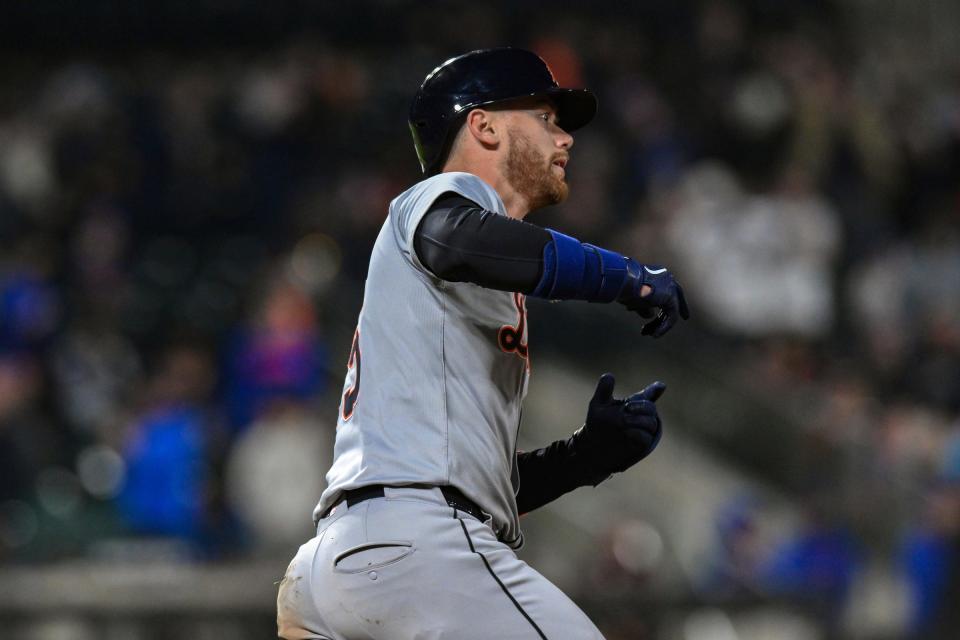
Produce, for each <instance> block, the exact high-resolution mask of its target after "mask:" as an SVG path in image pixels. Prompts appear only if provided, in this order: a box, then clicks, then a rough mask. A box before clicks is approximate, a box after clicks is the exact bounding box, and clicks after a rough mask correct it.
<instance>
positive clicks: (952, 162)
mask: <svg viewBox="0 0 960 640" xmlns="http://www.w3.org/2000/svg"><path fill="white" fill-rule="evenodd" d="M151 4H152V5H153V6H148V5H146V4H144V3H126V2H120V1H113V2H108V1H104V0H88V1H87V2H82V3H72V4H71V3H55V2H31V3H4V5H3V8H0V35H2V38H0V69H2V73H0V637H2V638H16V639H20V638H24V639H29V640H74V639H78V640H87V639H92V638H110V639H114V638H116V639H119V638H133V639H141V638H143V639H154V638H187V637H189V638H214V637H216V638H221V637H231V638H238V639H241V638H266V637H272V635H273V633H274V631H273V615H274V614H273V598H274V595H275V586H274V582H275V581H276V580H279V579H280V577H281V576H282V574H283V570H284V568H285V565H286V562H287V560H288V559H289V557H291V556H292V554H293V552H294V550H295V548H296V546H297V545H298V544H300V543H301V542H302V541H304V540H306V539H307V537H309V535H310V528H311V526H310V509H311V507H312V505H313V503H314V502H315V500H316V498H317V496H318V495H319V493H320V491H321V489H322V486H323V473H324V472H325V470H326V467H327V465H328V463H329V460H330V456H331V443H332V438H333V429H334V426H335V415H336V414H335V411H336V407H337V404H338V394H339V391H340V384H341V381H342V375H343V373H344V368H345V362H346V357H347V351H348V349H349V345H350V334H351V332H352V330H353V325H354V323H355V320H356V315H357V312H358V311H359V308H360V304H361V295H362V283H363V278H364V273H365V268H366V261H367V258H368V252H369V249H370V247H371V245H372V243H373V239H374V237H375V234H376V232H377V230H378V229H379V226H380V224H381V223H382V220H383V217H384V213H385V208H386V204H387V202H388V201H389V199H390V198H392V197H393V196H394V195H396V194H397V193H399V192H400V191H401V190H403V189H404V188H405V187H406V186H407V185H409V184H411V183H412V182H414V181H416V180H417V179H418V167H417V163H416V158H415V156H414V153H413V148H412V144H411V141H410V139H409V134H408V132H407V129H406V122H405V114H406V109H407V105H408V101H409V99H410V96H411V95H412V93H413V91H414V90H415V87H416V86H417V84H418V83H419V82H420V81H421V80H422V78H423V76H424V74H425V73H426V72H427V71H429V70H430V69H431V68H432V67H433V66H435V65H436V64H438V63H439V62H440V61H442V60H443V59H445V58H446V57H448V56H450V55H453V54H456V53H460V52H463V51H466V50H469V49H472V48H478V47H484V46H491V45H505V44H511V45H516V46H524V47H528V48H532V49H534V50H536V51H537V52H539V53H540V54H541V55H543V56H544V57H545V58H546V59H547V61H548V62H549V63H550V64H551V66H552V67H553V69H554V71H555V73H556V75H557V76H558V79H559V80H560V82H561V83H562V84H563V83H566V84H570V85H581V86H587V87H590V88H592V89H593V90H594V91H595V92H596V93H597V95H598V96H599V99H600V105H601V108H600V114H599V116H598V118H597V120H596V121H595V122H594V123H593V124H592V125H591V126H590V127H589V128H587V129H585V130H583V131H582V132H579V133H578V135H577V136H576V145H575V148H574V150H573V156H572V162H571V165H570V169H569V176H570V182H571V187H572V188H571V194H572V195H571V198H570V200H569V201H568V202H567V203H566V204H564V205H562V206H561V207H558V208H557V209H556V210H554V211H550V212H543V213H540V214H537V215H536V216H534V217H533V218H532V220H533V221H535V222H537V223H540V224H543V225H546V226H555V227H557V228H559V229H561V230H563V231H565V232H568V233H571V234H574V235H577V236H579V237H580V238H582V239H584V240H587V241H590V242H594V243H597V244H601V245H604V246H609V247H612V248H616V249H619V250H620V251H622V252H623V253H626V254H629V255H634V256H637V257H639V258H641V259H643V260H645V261H648V262H662V263H664V264H668V265H670V266H671V268H672V269H673V270H674V271H675V272H676V273H677V274H678V275H679V278H680V279H681V281H682V282H683V283H684V285H685V287H686V289H687V291H688V292H689V298H690V300H691V306H692V309H693V312H694V319H693V320H692V321H691V322H689V323H686V324H684V325H683V326H681V327H679V328H677V329H675V330H674V332H673V333H671V335H670V336H669V337H668V338H667V339H665V340H663V341H659V342H652V341H647V340H641V339H640V338H639V325H638V324H637V323H636V322H635V321H632V320H631V319H630V318H629V317H628V316H626V315H625V314H623V313H622V312H617V310H615V309H612V308H605V307H599V306H597V307H594V306H591V307H589V308H588V307H587V306H586V305H583V304H579V303H564V304H557V305H546V304H541V303H539V302H538V301H530V304H529V307H530V315H531V330H530V335H531V338H530V348H531V354H532V362H533V377H532V384H531V394H530V396H529V399H528V403H527V410H526V412H525V424H524V431H523V434H522V439H523V442H522V444H523V445H525V446H526V447H528V448H529V447H534V446H538V445H541V444H544V443H546V442H548V441H549V440H551V439H554V438H556V437H560V436H562V435H564V434H566V433H568V432H569V431H570V430H572V429H573V428H575V427H576V426H578V424H579V423H578V420H580V419H581V418H580V416H581V414H583V413H584V411H585V406H586V401H587V399H588V398H589V395H590V392H591V390H592V385H593V384H594V382H595V379H596V376H597V375H598V374H599V373H600V372H602V371H604V370H608V369H609V370H612V371H614V372H615V373H616V374H617V375H618V380H619V383H620V385H621V387H620V388H621V389H622V388H633V387H637V388H639V385H642V384H644V383H645V382H647V381H649V380H650V379H653V378H659V379H662V380H664V381H666V382H667V383H668V385H669V389H668V391H667V394H666V396H665V397H664V400H663V401H662V403H661V404H662V405H663V413H664V414H665V418H666V425H667V426H666V436H665V438H664V442H663V443H662V444H661V447H660V448H659V449H658V451H657V454H656V455H654V456H653V457H652V458H651V459H650V460H648V461H646V462H644V463H643V464H642V465H641V466H640V467H639V468H637V469H635V470H632V471H631V472H629V473H628V474H626V475H623V476H618V477H616V478H614V479H613V480H611V481H609V482H607V483H605V484H604V485H601V487H600V488H598V489H596V490H593V491H592V492H591V491H590V490H586V489H581V490H578V491H577V492H576V493H575V494H573V495H572V496H569V497H567V498H565V499H562V500H561V501H559V502H558V503H556V504H555V505H553V506H551V507H549V508H547V509H545V510H543V512H542V513H541V512H537V513H535V514H531V515H529V516H527V517H526V518H525V529H526V532H527V540H528V542H527V546H526V548H525V549H524V550H523V552H522V555H524V557H526V558H527V559H529V560H530V561H531V562H532V563H534V564H535V566H537V567H538V568H540V569H541V570H542V571H543V572H544V573H545V574H547V575H548V576H549V577H550V578H552V579H553V580H555V581H556V582H557V583H558V584H559V585H560V586H561V587H562V588H563V589H564V590H565V591H567V592H568V593H569V594H571V596H572V597H574V599H575V600H577V602H578V603H580V604H581V605H582V606H583V607H584V609H585V610H586V611H588V612H589V613H590V614H591V616H592V617H593V618H594V619H595V620H596V621H597V622H598V624H599V625H600V627H601V628H602V629H603V631H604V632H605V633H606V634H607V637H609V638H611V639H645V638H649V639H659V640H754V639H768V638H776V639H784V640H794V639H795V640H808V639H809V640H814V639H818V638H823V639H830V638H863V639H877V640H880V639H887V638H907V637H915V638H925V639H926V638H955V637H956V636H957V634H958V633H960V622H958V615H960V614H958V613H957V611H956V610H955V609H954V608H953V606H951V605H955V603H956V602H958V601H960V489H958V486H960V419H958V417H960V233H958V229H960V40H958V39H957V38H956V33H958V29H960V5H957V4H956V3H953V2H948V1H945V0H942V1H930V2H911V3H908V2H897V1H895V0H886V1H883V2H876V1H869V0H860V1H854V0H849V1H846V2H827V1H825V0H823V1H817V0H811V1H805V2H787V1H785V0H753V1H751V2H730V1H722V0H704V1H703V2H695V3H678V2H659V1H658V2H649V3H600V4H597V3H593V4H590V5H587V4H586V3H576V2H553V3H550V4H549V5H544V4H542V3H533V2H527V1H525V0H521V1H518V2H492V3H486V4H484V5H482V6H481V5H479V4H477V5H466V4H461V3H452V2H449V3H448V2H441V3H421V2H409V1H401V0H395V1H389V2H383V3H379V4H373V3H320V2H316V3H314V2H305V1H301V2H288V3H282V4H280V3H267V2H254V1H252V0H248V1H246V2H233V3H228V2H220V1H215V0H194V1H193V2H179V1H178V2H172V1H171V2H164V3H151Z"/></svg>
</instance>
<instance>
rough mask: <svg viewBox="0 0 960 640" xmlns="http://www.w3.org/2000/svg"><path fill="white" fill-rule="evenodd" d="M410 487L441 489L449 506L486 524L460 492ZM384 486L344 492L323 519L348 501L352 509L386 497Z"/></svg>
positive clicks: (476, 507)
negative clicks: (364, 502)
mask: <svg viewBox="0 0 960 640" xmlns="http://www.w3.org/2000/svg"><path fill="white" fill-rule="evenodd" d="M406 486H408V487H411V486H412V487H413V488H416V489H440V493H442V494H443V497H444V498H445V499H446V501H447V504H448V505H450V506H451V507H453V508H454V509H457V510H458V511H463V512H465V513H469V514H470V515H472V516H473V517H474V518H476V519H477V520H479V521H480V522H484V521H485V520H486V519H487V516H486V515H485V514H484V513H483V511H482V510H481V509H480V507H478V506H477V505H476V503H474V502H473V500H471V499H470V498H468V497H467V496H465V495H463V494H462V493H460V491H459V490H457V489H455V488H453V487H449V486H443V487H434V486H430V485H406ZM391 488H400V487H391ZM383 489H384V485H382V484H372V485H368V486H366V487H360V488H359V489H351V490H349V491H344V492H343V493H341V494H340V498H339V499H338V500H337V501H336V502H335V503H334V504H333V506H332V507H330V508H329V509H328V510H327V512H326V513H325V514H323V517H327V516H328V515H330V512H331V511H333V510H334V508H335V507H336V506H337V505H338V504H340V503H341V502H344V501H346V503H347V507H352V506H353V505H355V504H360V503H361V502H363V501H364V500H370V499H371V498H382V497H384V495H385V494H384V491H383Z"/></svg>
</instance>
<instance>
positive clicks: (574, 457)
mask: <svg viewBox="0 0 960 640" xmlns="http://www.w3.org/2000/svg"><path fill="white" fill-rule="evenodd" d="M517 470H518V472H519V476H520V491H519V492H518V493H517V509H518V511H519V512H520V513H529V512H530V511H533V510H534V509H539V508H540V507H542V506H543V505H545V504H548V503H550V502H553V501H554V500H556V499H557V498H559V497H560V496H562V495H564V494H566V493H569V492H571V491H573V490H574V489H576V488H578V487H584V486H587V485H596V484H599V483H600V482H601V481H603V480H604V479H605V478H607V477H608V476H609V475H610V474H609V472H607V471H600V472H598V471H597V470H596V469H595V468H593V465H592V463H591V461H590V460H589V459H588V458H587V457H586V456H584V455H583V452H582V451H581V452H578V451H577V448H576V446H575V441H574V438H573V437H570V438H567V439H565V440H557V441H556V442H554V443H552V444H550V445H549V446H546V447H543V448H542V449H537V450H536V451H526V452H523V453H520V454H518V455H517Z"/></svg>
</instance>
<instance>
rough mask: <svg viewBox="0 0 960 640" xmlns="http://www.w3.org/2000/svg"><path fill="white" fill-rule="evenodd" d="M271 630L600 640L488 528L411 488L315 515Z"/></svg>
mask: <svg viewBox="0 0 960 640" xmlns="http://www.w3.org/2000/svg"><path fill="white" fill-rule="evenodd" d="M277 626H278V636H279V637H280V638H285V639H286V640H303V639H307V638H310V639H317V638H320V639H324V640H354V639H360V638H363V639H365V640H381V639H382V640H407V639H409V640H414V639H417V640H421V639H422V640H428V639H430V640H433V639H442V638H443V639H445V638H451V639H452V638H456V639H457V640H471V639H474V638H476V639H480V638H483V639H484V640H489V639H490V638H498V639H503V640H513V639H517V640H519V639H531V640H536V639H538V638H540V639H543V638H550V639H552V640H556V639H561V638H562V639H564V640H581V639H582V640H596V639H599V640H603V636H602V635H601V634H600V631H599V630H598V629H597V628H596V626H594V624H593V623H592V622H590V620H589V618H587V616H586V615H585V614H584V613H583V612H582V611H581V610H580V609H579V607H577V605H575V604H574V603H573V601H571V600H570V598H568V597H567V596H566V595H564V594H563V592H562V591H560V589H558V588H557V587H555V586H554V585H553V584H552V583H551V582H550V581H549V580H547V579H546V578H544V577H543V576H542V575H540V574H539V573H537V572H536V571H534V570H533V569H532V568H530V566H529V565H527V564H526V563H525V562H523V561H522V560H520V559H519V558H518V557H517V555H516V553H514V551H513V550H512V549H510V548H509V547H508V546H506V545H505V544H503V543H502V542H500V541H499V540H497V538H496V536H495V535H494V533H493V530H492V529H491V528H490V526H489V525H488V524H487V523H484V522H480V521H479V520H477V519H476V518H475V517H473V516H471V515H469V514H467V513H464V512H462V511H457V510H456V509H454V508H453V507H450V506H448V505H447V502H446V500H445V499H444V497H443V494H441V493H440V490H439V489H422V488H406V487H397V488H390V487H388V488H386V489H385V497H383V498H372V499H369V500H365V501H363V502H360V503H357V504H355V505H353V506H352V507H349V508H348V507H347V503H346V502H341V503H340V504H339V505H337V508H336V509H335V510H334V511H333V513H331V514H329V515H328V516H327V517H326V518H323V519H322V520H320V522H319V523H318V525H317V536H316V537H315V538H313V539H312V540H310V541H309V542H307V543H306V544H304V545H303V546H302V547H300V550H299V551H298V552H297V555H296V556H295V557H294V559H293V561H292V562H291V563H290V566H289V567H288V568H287V573H286V575H285V576H284V578H283V581H282V582H281V583H280V590H279V594H278V597H277Z"/></svg>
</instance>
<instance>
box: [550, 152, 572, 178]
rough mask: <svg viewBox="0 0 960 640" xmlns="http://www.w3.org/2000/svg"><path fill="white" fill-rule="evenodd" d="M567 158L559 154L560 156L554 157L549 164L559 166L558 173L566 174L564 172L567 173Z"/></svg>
mask: <svg viewBox="0 0 960 640" xmlns="http://www.w3.org/2000/svg"><path fill="white" fill-rule="evenodd" d="M568 160H569V158H567V157H566V156H561V157H559V158H554V159H553V162H552V163H551V164H552V165H553V166H554V167H559V168H560V174H561V175H566V174H567V161H568Z"/></svg>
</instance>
